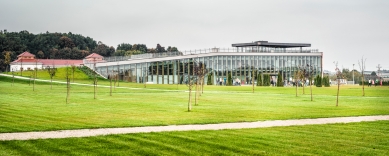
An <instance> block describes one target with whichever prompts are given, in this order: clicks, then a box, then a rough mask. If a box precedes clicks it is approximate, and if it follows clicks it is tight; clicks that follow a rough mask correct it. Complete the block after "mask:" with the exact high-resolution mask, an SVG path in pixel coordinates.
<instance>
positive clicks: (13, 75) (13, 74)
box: [11, 70, 15, 86]
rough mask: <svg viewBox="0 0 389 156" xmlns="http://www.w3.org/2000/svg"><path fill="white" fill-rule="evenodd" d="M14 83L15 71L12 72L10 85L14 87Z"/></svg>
mask: <svg viewBox="0 0 389 156" xmlns="http://www.w3.org/2000/svg"><path fill="white" fill-rule="evenodd" d="M14 82H15V70H12V85H11V86H13V85H14Z"/></svg>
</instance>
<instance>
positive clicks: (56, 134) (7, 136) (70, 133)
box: [0, 115, 389, 140]
mask: <svg viewBox="0 0 389 156" xmlns="http://www.w3.org/2000/svg"><path fill="white" fill-rule="evenodd" d="M379 120H389V115H378V116H358V117H336V118H318V119H299V120H273V121H258V122H240V123H220V124H204V125H171V126H148V127H130V128H101V129H80V130H59V131H46V132H20V133H0V140H34V139H55V138H72V137H91V136H99V135H110V134H129V133H150V132H168V131H199V130H223V129H243V128H265V127H279V126H297V125H318V124H334V123H352V122H362V121H379Z"/></svg>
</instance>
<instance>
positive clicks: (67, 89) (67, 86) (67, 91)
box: [65, 66, 70, 104]
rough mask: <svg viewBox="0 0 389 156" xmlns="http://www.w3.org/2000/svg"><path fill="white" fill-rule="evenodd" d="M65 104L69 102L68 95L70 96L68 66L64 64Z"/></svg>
mask: <svg viewBox="0 0 389 156" xmlns="http://www.w3.org/2000/svg"><path fill="white" fill-rule="evenodd" d="M65 78H66V104H68V103H69V97H70V71H69V67H68V66H66V75H65Z"/></svg>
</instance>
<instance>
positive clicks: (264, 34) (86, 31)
mask: <svg viewBox="0 0 389 156" xmlns="http://www.w3.org/2000/svg"><path fill="white" fill-rule="evenodd" d="M0 6H1V9H0V29H2V30H4V29H7V31H8V32H14V31H16V32H19V31H22V30H27V31H29V32H31V33H34V34H38V33H44V32H46V31H49V32H62V33H67V32H72V33H74V34H81V35H83V36H89V37H92V38H93V39H94V40H96V41H102V42H103V43H105V44H107V45H109V46H113V47H115V48H116V47H117V45H118V44H120V43H130V44H136V43H142V44H146V45H147V46H148V47H149V48H151V47H153V48H155V47H156V45H157V43H159V44H161V45H162V46H165V47H167V46H175V47H177V48H178V49H179V50H193V49H204V48H213V47H224V48H228V47H231V44H232V43H245V42H252V41H258V40H265V41H269V42H286V43H311V44H312V48H313V49H319V51H321V52H323V53H324V69H325V70H331V71H333V70H334V68H335V67H334V64H333V62H334V61H338V63H339V67H343V68H348V69H352V68H353V64H355V69H358V70H359V66H358V60H360V59H361V58H362V56H364V57H365V58H367V61H366V63H367V64H366V68H367V70H377V68H376V66H377V65H378V64H381V66H382V67H383V69H387V70H389V50H388V49H389V30H388V29H389V0H343V1H339V0H331V1H330V0H329V1H324V0H321V1H312V0H288V1H285V0H283V1H282V0H268V1H261V0H234V1H232V0H139V1H129V0H109V1H108V0H105V1H103V0H83V1H81V0H66V1H57V0H35V1H25V0H0Z"/></svg>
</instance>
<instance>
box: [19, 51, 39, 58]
mask: <svg viewBox="0 0 389 156" xmlns="http://www.w3.org/2000/svg"><path fill="white" fill-rule="evenodd" d="M21 56H24V57H35V55H34V54H31V53H29V52H28V51H25V52H23V53H21V54H20V55H18V57H21Z"/></svg>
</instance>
